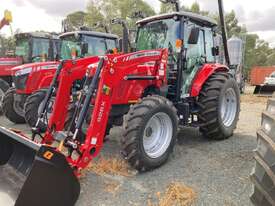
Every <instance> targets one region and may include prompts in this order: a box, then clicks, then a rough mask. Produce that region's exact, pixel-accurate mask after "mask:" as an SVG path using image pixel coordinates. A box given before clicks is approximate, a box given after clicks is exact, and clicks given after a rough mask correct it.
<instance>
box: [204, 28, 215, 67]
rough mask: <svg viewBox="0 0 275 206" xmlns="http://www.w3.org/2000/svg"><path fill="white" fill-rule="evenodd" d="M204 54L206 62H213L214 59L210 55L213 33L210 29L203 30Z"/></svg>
mask: <svg viewBox="0 0 275 206" xmlns="http://www.w3.org/2000/svg"><path fill="white" fill-rule="evenodd" d="M204 34H205V52H206V61H207V62H215V57H214V56H213V54H212V48H213V47H214V39H213V32H212V30H211V29H208V28H205V29H204Z"/></svg>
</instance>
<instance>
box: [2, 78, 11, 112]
mask: <svg viewBox="0 0 275 206" xmlns="http://www.w3.org/2000/svg"><path fill="white" fill-rule="evenodd" d="M9 88H10V85H9V84H8V83H7V82H6V81H5V80H3V79H0V115H2V114H3V110H2V107H3V98H4V96H5V93H6V92H7V91H8V89H9Z"/></svg>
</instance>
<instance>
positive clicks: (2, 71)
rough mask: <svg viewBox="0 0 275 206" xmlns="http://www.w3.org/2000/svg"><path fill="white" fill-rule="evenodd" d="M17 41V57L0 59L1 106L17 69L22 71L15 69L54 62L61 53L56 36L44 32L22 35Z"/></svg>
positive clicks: (16, 37) (17, 35) (17, 36)
mask: <svg viewBox="0 0 275 206" xmlns="http://www.w3.org/2000/svg"><path fill="white" fill-rule="evenodd" d="M15 39H16V49H15V57H1V58H0V98H1V104H2V99H3V96H4V93H5V92H6V91H7V90H8V89H9V88H10V87H11V86H12V82H13V81H12V76H13V75H14V73H15V72H16V70H17V69H18V70H19V69H20V67H17V69H16V68H14V67H16V66H18V65H22V64H27V63H30V62H45V61H53V60H55V59H56V58H57V56H58V52H59V51H58V50H59V46H58V45H59V40H58V38H57V36H56V35H54V34H50V33H44V32H43V33H41V32H33V33H20V34H16V35H15ZM11 90H12V89H11ZM9 92H10V91H9ZM1 107H2V105H1Z"/></svg>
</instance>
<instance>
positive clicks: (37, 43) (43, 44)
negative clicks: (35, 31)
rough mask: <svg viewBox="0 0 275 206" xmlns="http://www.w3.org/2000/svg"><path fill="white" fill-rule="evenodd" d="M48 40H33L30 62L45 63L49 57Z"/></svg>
mask: <svg viewBox="0 0 275 206" xmlns="http://www.w3.org/2000/svg"><path fill="white" fill-rule="evenodd" d="M49 49H50V40H49V39H42V38H33V46H32V62H40V61H46V60H47V59H48V57H49Z"/></svg>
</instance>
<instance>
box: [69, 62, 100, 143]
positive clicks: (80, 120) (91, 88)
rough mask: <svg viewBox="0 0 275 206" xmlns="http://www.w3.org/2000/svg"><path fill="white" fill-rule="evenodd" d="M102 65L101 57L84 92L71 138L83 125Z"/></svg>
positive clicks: (74, 137)
mask: <svg viewBox="0 0 275 206" xmlns="http://www.w3.org/2000/svg"><path fill="white" fill-rule="evenodd" d="M103 65H104V58H103V57H102V58H100V60H99V63H98V66H97V69H96V72H95V75H94V77H93V80H92V82H91V84H90V86H89V88H88V91H87V94H86V98H85V101H84V103H83V107H82V109H81V111H80V114H79V118H78V121H77V124H76V127H75V133H74V136H73V139H76V136H77V134H78V131H79V130H80V129H81V127H82V125H83V122H84V119H85V116H86V114H87V111H88V109H89V105H90V103H91V99H92V97H93V94H94V92H95V90H96V88H97V85H98V82H99V75H100V73H101V70H102V68H103Z"/></svg>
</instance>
